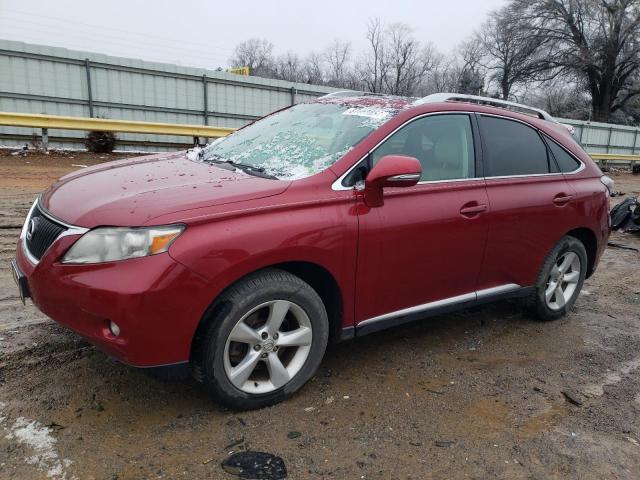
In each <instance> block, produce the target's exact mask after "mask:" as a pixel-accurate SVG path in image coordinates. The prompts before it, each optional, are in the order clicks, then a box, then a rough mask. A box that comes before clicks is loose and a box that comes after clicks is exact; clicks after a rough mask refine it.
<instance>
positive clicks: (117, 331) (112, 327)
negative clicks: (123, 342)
mask: <svg viewBox="0 0 640 480" xmlns="http://www.w3.org/2000/svg"><path fill="white" fill-rule="evenodd" d="M109 330H111V334H112V335H113V336H114V337H117V336H118V335H120V327H119V326H118V325H116V324H115V323H114V322H111V323H109Z"/></svg>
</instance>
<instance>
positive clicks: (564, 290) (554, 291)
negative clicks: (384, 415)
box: [544, 251, 582, 310]
mask: <svg viewBox="0 0 640 480" xmlns="http://www.w3.org/2000/svg"><path fill="white" fill-rule="evenodd" d="M581 268H582V265H581V264H580V257H579V256H578V254H577V253H575V252H572V251H569V252H566V253H564V254H563V255H561V256H560V257H558V260H556V263H555V264H554V265H553V267H552V268H551V272H549V278H548V279H547V286H546V288H545V292H544V299H545V302H546V303H547V306H548V307H549V308H550V309H551V310H560V309H561V308H563V307H564V306H565V305H566V304H567V303H569V302H570V301H571V299H572V297H573V295H575V293H576V289H577V288H578V282H579V281H580V270H581Z"/></svg>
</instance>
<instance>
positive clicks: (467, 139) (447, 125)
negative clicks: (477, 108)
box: [371, 114, 475, 181]
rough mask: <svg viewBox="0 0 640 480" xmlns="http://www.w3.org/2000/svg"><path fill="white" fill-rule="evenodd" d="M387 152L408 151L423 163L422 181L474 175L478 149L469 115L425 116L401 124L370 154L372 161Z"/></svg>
mask: <svg viewBox="0 0 640 480" xmlns="http://www.w3.org/2000/svg"><path fill="white" fill-rule="evenodd" d="M385 155H407V156H410V157H415V158H417V159H418V161H419V162H420V164H421V165H422V176H421V178H420V181H434V180H453V179H462V178H472V177H473V176H474V175H475V168H474V161H475V152H474V147H473V134H472V131H471V120H470V118H469V116H468V115H461V114H451V115H433V116H428V117H422V118H419V119H417V120H414V121H413V122H411V123H409V124H408V125H406V126H404V127H402V128H401V129H400V130H398V131H397V132H396V133H394V134H393V135H392V136H391V137H389V138H388V139H387V140H386V141H385V142H384V143H383V144H382V145H380V146H379V147H378V148H377V149H376V150H375V151H374V152H373V153H372V154H371V165H375V164H376V162H378V161H379V160H380V159H381V158H382V157H384V156H385Z"/></svg>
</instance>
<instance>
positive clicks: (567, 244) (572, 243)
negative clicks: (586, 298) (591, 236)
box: [523, 235, 587, 322]
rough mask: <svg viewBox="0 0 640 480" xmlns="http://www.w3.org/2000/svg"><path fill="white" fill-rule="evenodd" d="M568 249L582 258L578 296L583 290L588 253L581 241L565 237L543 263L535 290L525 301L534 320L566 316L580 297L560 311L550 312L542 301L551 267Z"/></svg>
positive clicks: (548, 319)
mask: <svg viewBox="0 0 640 480" xmlns="http://www.w3.org/2000/svg"><path fill="white" fill-rule="evenodd" d="M567 248H569V249H577V250H578V253H579V256H580V257H581V261H582V268H581V274H580V275H581V278H580V281H579V285H578V295H579V293H580V291H581V290H582V284H583V282H584V278H585V275H586V270H587V262H586V258H587V252H586V249H585V248H584V245H583V244H582V242H581V241H580V240H579V239H577V238H576V237H573V236H571V235H565V236H564V237H562V238H561V239H560V241H559V242H558V243H557V244H556V245H555V246H554V247H553V249H552V250H551V251H550V252H549V254H548V255H547V256H546V258H545V260H544V262H543V263H542V267H541V268H540V272H539V273H538V278H537V279H536V285H535V286H536V288H535V290H534V291H533V292H532V293H531V294H529V295H528V296H527V297H525V298H524V299H523V300H524V305H525V307H526V308H527V309H528V310H529V312H530V313H531V314H532V315H533V317H534V319H536V320H538V321H540V322H549V321H552V320H557V319H559V318H561V317H563V316H565V315H566V314H567V312H568V311H569V310H570V309H571V307H572V306H573V303H574V302H575V300H576V299H577V297H578V295H576V296H575V297H574V298H573V300H572V302H571V304H570V305H568V306H567V307H565V308H563V309H562V310H558V311H552V310H550V309H549V308H548V307H547V306H546V304H545V302H544V300H542V298H541V289H542V295H544V289H545V287H546V281H547V276H548V275H549V270H550V269H551V266H552V265H553V263H555V261H556V259H557V258H558V255H559V254H560V252H561V251H563V250H565V249H567Z"/></svg>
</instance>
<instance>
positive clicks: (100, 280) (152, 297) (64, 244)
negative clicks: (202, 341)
mask: <svg viewBox="0 0 640 480" xmlns="http://www.w3.org/2000/svg"><path fill="white" fill-rule="evenodd" d="M77 238H78V236H67V237H61V238H59V239H58V240H57V241H56V242H54V244H53V245H52V246H51V247H50V248H49V250H48V251H47V252H46V253H45V254H44V256H43V257H42V259H41V260H40V262H38V263H37V264H35V263H33V262H32V260H30V259H29V258H28V256H27V255H26V252H24V251H23V246H22V243H21V242H19V243H18V247H17V251H16V260H15V261H16V265H17V267H18V269H19V270H20V271H21V272H22V273H23V275H24V279H25V282H26V288H27V289H28V292H29V295H30V296H31V299H32V300H33V303H34V304H35V305H36V306H37V307H38V309H40V310H41V311H42V312H43V313H44V314H46V315H47V316H49V317H51V318H52V319H53V320H55V321H56V322H58V323H60V324H61V325H64V326H65V327H68V328H70V329H71V330H73V331H74V332H76V333H78V334H80V335H81V336H83V337H84V338H86V339H87V340H88V341H89V342H91V343H92V344H94V345H95V346H97V347H98V348H99V349H100V350H102V351H104V352H105V353H107V354H108V355H110V356H113V357H115V358H116V359H118V360H120V361H122V362H124V363H127V364H129V365H132V366H136V367H152V366H162V365H170V364H177V363H183V362H187V361H189V357H190V350H191V341H192V339H193V335H194V332H195V330H196V328H197V326H198V323H199V321H200V319H201V318H202V315H203V313H204V311H205V309H206V307H207V305H208V303H207V302H204V303H203V302H198V298H199V294H200V295H201V292H204V291H206V285H205V284H204V281H203V280H202V278H201V277H200V276H198V275H197V274H195V273H193V272H192V271H191V270H189V269H187V268H185V267H184V266H183V265H181V264H180V263H178V262H176V261H175V260H173V259H172V258H171V256H169V255H168V254H166V253H163V254H159V255H154V256H151V257H145V258H138V259H132V260H125V261H121V262H111V263H104V264H95V265H64V264H61V263H58V262H57V261H55V260H56V259H58V258H60V256H61V254H62V253H63V252H64V251H66V250H67V249H68V247H69V246H70V245H71V244H72V243H73V242H75V241H76V240H77ZM111 321H113V322H115V323H116V324H117V325H118V327H119V328H120V334H119V335H118V336H117V337H116V336H114V335H113V334H112V333H111V331H110V329H109V324H110V322H111Z"/></svg>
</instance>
